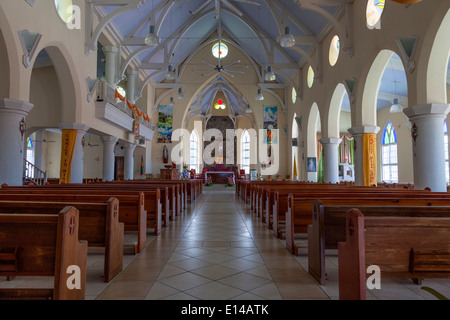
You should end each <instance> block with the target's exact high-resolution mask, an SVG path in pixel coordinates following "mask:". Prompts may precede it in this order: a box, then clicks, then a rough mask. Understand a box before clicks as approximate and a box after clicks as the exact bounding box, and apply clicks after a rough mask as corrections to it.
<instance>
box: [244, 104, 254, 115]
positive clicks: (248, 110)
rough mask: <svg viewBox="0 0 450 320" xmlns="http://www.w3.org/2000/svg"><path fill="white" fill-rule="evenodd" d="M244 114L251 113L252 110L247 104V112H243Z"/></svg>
mask: <svg viewBox="0 0 450 320" xmlns="http://www.w3.org/2000/svg"><path fill="white" fill-rule="evenodd" d="M245 113H248V114H250V113H253V110H252V108H250V105H249V104H248V105H247V110H245Z"/></svg>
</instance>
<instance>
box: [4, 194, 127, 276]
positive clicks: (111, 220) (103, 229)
mask: <svg viewBox="0 0 450 320" xmlns="http://www.w3.org/2000/svg"><path fill="white" fill-rule="evenodd" d="M69 205H70V206H73V207H76V208H77V209H78V211H79V221H80V224H79V234H78V236H79V238H81V239H84V240H86V241H87V242H88V244H89V247H104V248H105V263H104V281H105V282H110V281H111V280H112V279H114V277H116V276H117V275H118V274H119V273H120V272H121V271H122V270H123V234H124V225H123V223H119V201H118V200H117V199H116V198H110V199H109V200H108V201H107V202H105V203H83V202H73V203H71V202H44V201H0V213H15V214H35V215H48V214H58V213H59V212H60V211H61V209H62V208H64V207H66V206H69Z"/></svg>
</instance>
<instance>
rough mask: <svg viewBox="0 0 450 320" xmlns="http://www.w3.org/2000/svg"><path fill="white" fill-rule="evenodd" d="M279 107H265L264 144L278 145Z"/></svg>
mask: <svg viewBox="0 0 450 320" xmlns="http://www.w3.org/2000/svg"><path fill="white" fill-rule="evenodd" d="M276 129H278V107H264V135H265V137H264V143H265V144H276V143H278V137H277V130H276Z"/></svg>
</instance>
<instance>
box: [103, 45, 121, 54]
mask: <svg viewBox="0 0 450 320" xmlns="http://www.w3.org/2000/svg"><path fill="white" fill-rule="evenodd" d="M102 50H103V52H104V53H107V52H112V53H118V52H119V49H118V48H116V47H113V46H105V47H103V48H102Z"/></svg>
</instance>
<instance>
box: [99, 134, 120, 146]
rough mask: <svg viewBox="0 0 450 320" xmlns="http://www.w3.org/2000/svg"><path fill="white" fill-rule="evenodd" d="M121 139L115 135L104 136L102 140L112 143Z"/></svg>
mask: <svg viewBox="0 0 450 320" xmlns="http://www.w3.org/2000/svg"><path fill="white" fill-rule="evenodd" d="M118 140H119V138H116V137H114V136H102V141H103V142H106V143H108V142H110V143H114V144H115V143H116V142H117V141H118Z"/></svg>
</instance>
